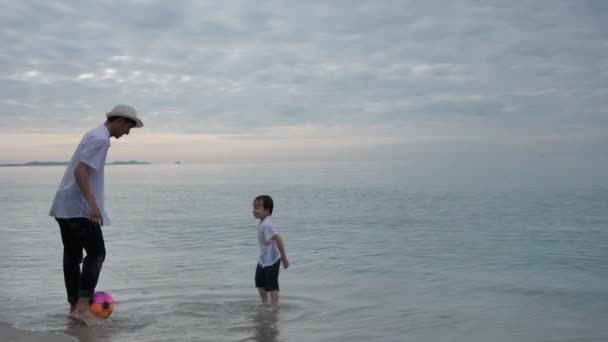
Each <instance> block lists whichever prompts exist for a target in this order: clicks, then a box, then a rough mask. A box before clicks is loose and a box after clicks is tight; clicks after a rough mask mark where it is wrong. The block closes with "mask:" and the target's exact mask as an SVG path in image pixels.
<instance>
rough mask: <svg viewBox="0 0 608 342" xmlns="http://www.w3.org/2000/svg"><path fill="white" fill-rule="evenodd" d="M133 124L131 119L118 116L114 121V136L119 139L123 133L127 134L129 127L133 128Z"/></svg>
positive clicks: (129, 130)
mask: <svg viewBox="0 0 608 342" xmlns="http://www.w3.org/2000/svg"><path fill="white" fill-rule="evenodd" d="M133 126H134V124H133V121H131V120H129V119H125V118H120V119H119V120H117V121H116V125H115V128H116V130H115V131H114V138H116V139H119V138H120V137H122V136H123V135H125V134H126V135H129V132H131V128H133Z"/></svg>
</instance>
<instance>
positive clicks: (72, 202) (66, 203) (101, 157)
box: [49, 125, 110, 226]
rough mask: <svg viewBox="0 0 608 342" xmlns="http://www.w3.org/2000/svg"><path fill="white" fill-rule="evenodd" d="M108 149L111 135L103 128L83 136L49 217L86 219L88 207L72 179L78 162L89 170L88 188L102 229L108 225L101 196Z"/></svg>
mask: <svg viewBox="0 0 608 342" xmlns="http://www.w3.org/2000/svg"><path fill="white" fill-rule="evenodd" d="M109 148H110V132H109V131H108V129H107V127H106V126H104V125H101V126H99V127H97V128H95V129H93V130H91V131H89V132H87V133H86V134H85V135H84V137H83V138H82V140H81V141H80V144H79V145H78V147H77V148H76V151H75V152H74V155H73V156H72V159H71V160H70V164H69V165H68V167H67V169H66V170H65V174H64V175H63V178H62V179H61V183H60V184H59V189H58V190H57V193H56V194H55V199H54V200H53V205H52V206H51V210H50V212H49V215H50V216H53V217H57V218H73V217H89V206H88V204H87V201H86V199H85V198H84V195H83V194H82V193H81V192H80V188H79V187H78V184H77V183H76V177H74V170H76V166H78V163H79V162H83V163H85V164H87V165H88V166H89V167H90V168H91V169H90V170H89V186H90V187H91V192H92V193H93V197H95V202H96V203H97V208H99V211H100V212H101V217H102V220H103V222H102V225H104V226H109V225H110V218H109V217H108V215H107V214H106V212H105V209H104V193H103V187H104V185H103V170H104V166H105V164H106V156H107V155H108V149H109Z"/></svg>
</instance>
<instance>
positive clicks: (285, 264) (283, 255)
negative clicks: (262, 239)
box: [272, 234, 289, 268]
mask: <svg viewBox="0 0 608 342" xmlns="http://www.w3.org/2000/svg"><path fill="white" fill-rule="evenodd" d="M272 239H273V240H274V241H276V242H277V247H278V248H279V252H280V253H281V261H282V262H283V267H285V268H288V267H289V260H287V254H286V253H285V246H284V245H283V239H281V235H279V234H276V235H275V236H273V237H272Z"/></svg>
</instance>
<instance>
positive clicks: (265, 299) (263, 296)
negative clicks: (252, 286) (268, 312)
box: [258, 287, 268, 306]
mask: <svg viewBox="0 0 608 342" xmlns="http://www.w3.org/2000/svg"><path fill="white" fill-rule="evenodd" d="M258 292H259V293H260V299H261V300H262V305H264V306H268V292H266V290H264V288H263V287H258Z"/></svg>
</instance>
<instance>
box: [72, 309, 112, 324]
mask: <svg viewBox="0 0 608 342" xmlns="http://www.w3.org/2000/svg"><path fill="white" fill-rule="evenodd" d="M70 318H71V319H73V320H75V321H78V322H81V323H83V324H85V325H88V326H103V325H108V323H107V322H106V320H104V319H103V318H101V317H99V316H97V315H95V314H94V313H92V312H90V311H85V312H82V311H74V312H72V313H71V314H70Z"/></svg>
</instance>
